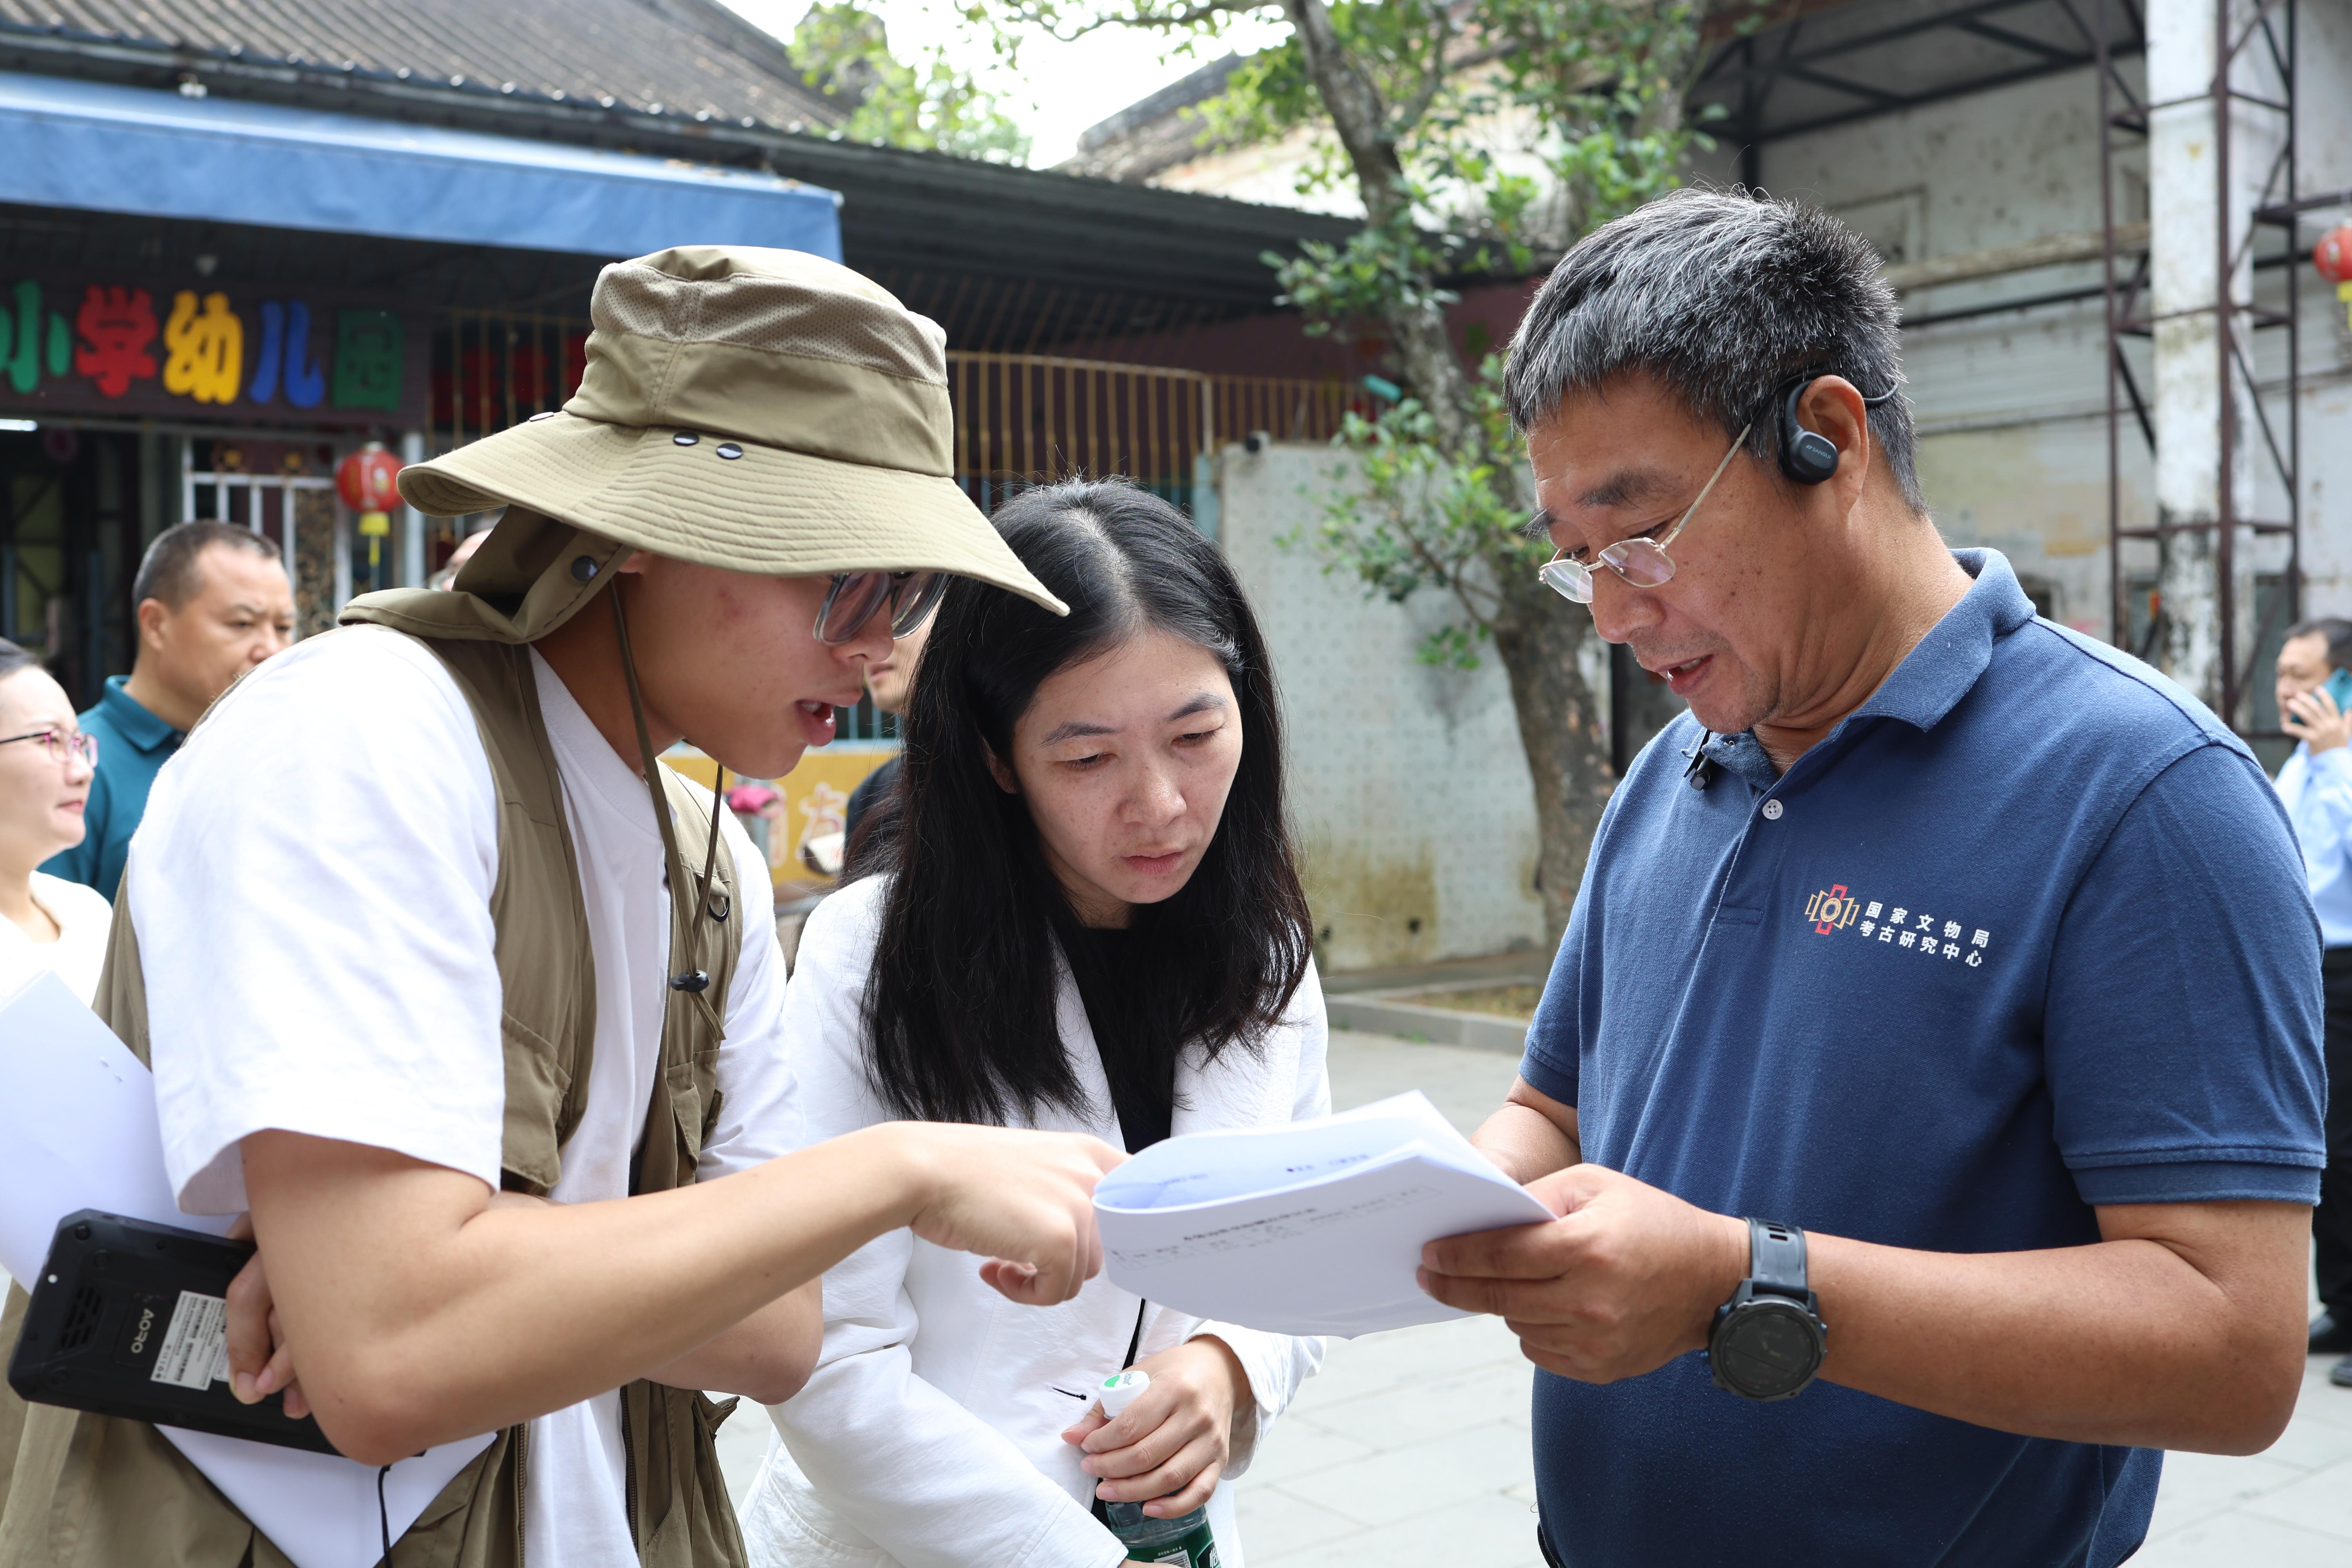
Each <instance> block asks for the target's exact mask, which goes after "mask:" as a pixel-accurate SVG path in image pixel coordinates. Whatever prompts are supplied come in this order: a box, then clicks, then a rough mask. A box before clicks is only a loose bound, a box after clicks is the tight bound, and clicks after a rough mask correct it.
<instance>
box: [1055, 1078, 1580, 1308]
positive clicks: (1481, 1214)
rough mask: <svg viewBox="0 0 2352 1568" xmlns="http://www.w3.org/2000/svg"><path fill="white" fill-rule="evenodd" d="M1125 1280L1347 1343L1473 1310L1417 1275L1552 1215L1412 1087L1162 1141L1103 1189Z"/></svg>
mask: <svg viewBox="0 0 2352 1568" xmlns="http://www.w3.org/2000/svg"><path fill="white" fill-rule="evenodd" d="M1095 1217H1096V1221H1097V1224H1098V1226H1100V1228H1101V1231H1102V1242H1103V1260H1104V1268H1105V1271H1106V1272H1107V1273H1108V1274H1109V1276H1110V1279H1111V1282H1112V1283H1113V1284H1115V1285H1117V1286H1118V1287H1119V1288H1120V1289H1125V1290H1132V1291H1134V1292H1135V1293H1136V1294H1137V1295H1139V1296H1141V1297H1143V1298H1144V1299H1145V1300H1150V1301H1157V1302H1159V1303H1160V1304H1161V1305H1162V1306H1167V1307H1173V1308H1174V1309H1176V1310H1178V1311H1180V1312H1189V1313H1192V1314H1194V1315H1195V1316H1199V1317H1203V1318H1214V1319H1217V1320H1219V1321H1223V1322H1229V1323H1238V1324H1240V1325H1241V1326H1242V1327H1244V1328H1249V1329H1261V1330H1264V1331H1267V1332H1269V1333H1278V1334H1336V1335H1338V1336H1339V1337H1340V1338H1342V1339H1350V1338H1353V1337H1354V1336H1356V1335H1358V1334H1369V1333H1376V1332H1378V1331H1381V1330H1382V1329H1402V1328H1406V1327H1409V1326H1411V1325H1412V1324H1414V1323H1434V1322H1438V1321H1443V1320H1444V1319H1447V1318H1462V1317H1467V1316H1469V1315H1470V1314H1468V1313H1466V1312H1461V1311H1457V1310H1454V1308H1451V1307H1446V1306H1442V1305H1440V1304H1439V1303H1438V1302H1436V1301H1434V1300H1431V1299H1430V1298H1429V1297H1428V1296H1427V1295H1425V1294H1423V1291H1422V1289H1421V1287H1420V1285H1419V1284H1417V1283H1416V1282H1415V1280H1414V1277H1413V1276H1414V1270H1415V1269H1417V1268H1419V1267H1420V1266H1421V1249H1422V1248H1423V1247H1424V1246H1426V1245H1427V1244H1428V1243H1430V1242H1433V1241H1435V1240H1438V1239H1439V1238H1441V1237H1448V1236H1461V1235H1464V1234H1465V1233H1467V1232H1471V1231H1480V1230H1500V1229H1503V1228H1504V1227H1506V1226H1519V1225H1536V1224H1541V1223H1542V1222H1544V1221H1546V1220H1549V1219H1550V1218H1552V1217H1553V1215H1552V1213H1551V1211H1550V1210H1549V1209H1548V1208H1546V1207H1545V1206H1544V1205H1542V1204H1541V1203H1540V1202H1538V1200H1537V1199H1536V1198H1535V1197H1533V1196H1532V1195H1530V1194H1528V1191H1527V1190H1526V1189H1525V1188H1523V1187H1521V1186H1520V1185H1519V1184H1517V1183H1516V1182H1514V1181H1512V1180H1511V1179H1510V1178H1509V1177H1508V1176H1507V1175H1505V1174H1503V1173H1502V1172H1501V1171H1500V1170H1498V1169H1496V1166H1495V1163H1494V1162H1493V1161H1491V1160H1489V1159H1487V1158H1486V1156H1485V1155H1484V1154H1481V1153H1480V1152H1478V1151H1477V1150H1475V1149H1474V1148H1472V1147H1471V1145H1470V1141H1469V1140H1468V1139H1467V1138H1465V1137H1464V1136H1462V1134H1461V1133H1460V1132H1458V1131H1454V1124H1453V1123H1452V1122H1449V1121H1446V1120H1445V1118H1444V1116H1442V1115H1440V1114H1439V1113H1438V1110H1437V1108H1436V1107H1435V1106H1433V1105H1432V1104H1430V1103H1429V1100H1428V1098H1427V1097H1426V1096H1424V1095H1422V1094H1420V1093H1418V1092H1415V1093H1412V1094H1402V1095H1398V1096H1397V1097H1396V1098H1394V1099H1392V1100H1381V1101H1379V1102H1378V1103H1377V1104H1373V1105H1367V1106H1362V1107H1360V1108H1359V1109H1357V1110H1347V1111H1342V1112H1340V1113H1339V1115H1336V1116H1325V1117H1318V1118H1317V1119H1316V1120H1314V1121H1294V1122H1291V1123H1289V1124H1288V1125H1286V1126H1283V1127H1262V1128H1247V1129H1242V1130H1237V1131H1214V1132H1193V1133H1187V1134H1186V1135H1185V1136H1183V1137H1181V1138H1171V1139H1169V1140H1167V1141H1166V1142H1160V1143H1155V1144H1153V1145H1152V1146H1151V1147H1150V1148H1149V1149H1146V1150H1145V1151H1144V1152H1142V1153H1140V1154H1138V1155H1137V1156H1135V1158H1133V1159H1132V1160H1129V1161H1128V1162H1127V1163H1125V1164H1123V1165H1121V1166H1119V1167H1118V1169H1117V1170H1115V1171H1113V1172H1112V1173H1110V1174H1108V1175H1107V1176H1105V1177H1104V1178H1103V1179H1102V1183H1101V1184H1100V1185H1099V1186H1097V1188H1096V1189H1095Z"/></svg>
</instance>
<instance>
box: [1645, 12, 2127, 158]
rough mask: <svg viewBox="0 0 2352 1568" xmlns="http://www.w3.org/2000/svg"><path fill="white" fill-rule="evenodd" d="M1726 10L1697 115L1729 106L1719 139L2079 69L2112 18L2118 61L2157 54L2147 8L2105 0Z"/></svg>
mask: <svg viewBox="0 0 2352 1568" xmlns="http://www.w3.org/2000/svg"><path fill="white" fill-rule="evenodd" d="M1753 16H1755V13H1753V12H1751V11H1749V10H1748V8H1746V7H1744V6H1732V7H1727V8H1725V9H1723V10H1721V11H1719V12H1718V13H1717V15H1716V16H1714V17H1713V18H1712V19H1711V20H1710V21H1709V22H1708V24H1707V29H1706V31H1707V37H1709V38H1710V39H1711V40H1715V41H1714V43H1713V47H1712V48H1711V51H1710V53H1709V55H1708V58H1707V61H1706V65H1705V66H1704V67H1702V68H1700V71H1699V74H1698V79H1697V80H1696V82H1695V83H1694V84H1693V86H1692V89H1691V94H1690V101H1691V103H1692V105H1693V107H1694V108H1707V107H1714V108H1719V109H1720V110H1722V119H1721V120H1720V121H1719V122H1718V123H1717V126H1716V127H1715V128H1714V132H1713V133H1714V134H1715V135H1716V136H1717V137H1718V138H1719V139H1720V140H1722V141H1724V142H1729V143H1731V144H1733V145H1739V144H1742V143H1745V144H1748V145H1751V146H1753V145H1759V144H1761V143H1764V142H1777V141H1780V140H1783V139H1785V138H1788V137H1790V136H1801V135H1804V134H1805V133H1807V132H1812V131H1822V130H1827V129H1828V128H1830V127H1832V126H1836V125H1847V124H1851V123H1853V122H1854V121H1861V120H1868V119H1871V118H1874V117H1875V116H1877V115H1882V114H1892V113H1896V112H1898V111H1900V110H1906V109H1916V108H1919V107H1921V106H1922V105H1925V104H1930V103H1941V102H1944V101H1946V100H1949V99H1955V98H1959V97H1963V96H1965V95H1967V94H1969V93H1976V92H1985V91H1989V90H1990V89H1994V88H1999V87H2005V86H2008V85H2010V84H2011V83H2012V82H2021V81H2031V80H2032V79H2035V78H2037V77H2044V76H2050V75H2053V74H2055V73H2058V72H2061V71H2072V70H2081V69H2083V68H2085V67H2087V66H2090V65H2092V64H2093V63H2094V62H2095V59H2096V53H2095V49H2096V33H2095V28H2097V27H2098V26H2100V24H2101V18H2102V17H2104V18H2105V26H2106V28H2107V47H2108V53H2109V56H2110V58H2111V59H2112V60H2117V61H2120V60H2123V59H2126V58H2133V57H2137V56H2138V55H2139V54H2141V53H2143V52H2144V51H2145V50H2146V47H2147V37H2146V30H2145V27H2144V26H2143V24H2142V22H2141V18H2140V14H2139V11H2138V9H2137V6H2135V5H2131V4H2129V3H2126V4H2124V5H2111V4H2106V3H2105V0H1798V3H1797V4H1795V5H1785V6H1781V7H1778V8H1776V9H1775V10H1773V11H1770V12H1766V13H1764V16H1765V17H1766V18H1767V20H1768V25H1767V26H1762V27H1759V28H1757V29H1756V30H1754V31H1752V32H1748V33H1745V34H1742V33H1740V32H1739V31H1738V27H1739V26H1742V25H1744V24H1745V23H1746V22H1747V21H1748V19H1750V18H1752V17H1753Z"/></svg>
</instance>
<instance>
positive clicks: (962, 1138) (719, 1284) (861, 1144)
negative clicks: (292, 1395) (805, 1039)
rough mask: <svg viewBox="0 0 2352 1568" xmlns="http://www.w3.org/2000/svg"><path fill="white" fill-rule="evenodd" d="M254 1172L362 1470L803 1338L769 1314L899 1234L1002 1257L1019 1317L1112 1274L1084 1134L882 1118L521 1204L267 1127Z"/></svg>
mask: <svg viewBox="0 0 2352 1568" xmlns="http://www.w3.org/2000/svg"><path fill="white" fill-rule="evenodd" d="M243 1155H244V1163H245V1178H246V1187H247V1194H248V1195H249V1198H250V1201H251V1203H252V1212H253V1224H254V1229H255V1234H256V1237H257V1240H258V1242H259V1244H260V1247H261V1254H262V1257H263V1258H265V1259H266V1260H267V1265H268V1291H269V1294H270V1295H271V1297H272V1298H274V1303H275V1310H276V1313H277V1316H278V1322H279V1324H280V1325H281V1326H282V1329H283V1332H284V1338H285V1342H286V1347H287V1349H288V1351H289V1352H290V1355H291V1360H292V1363H293V1364H294V1366H295V1367H296V1368H298V1369H299V1376H300V1380H301V1387H302V1392H303V1394H304V1395H305V1396H306V1398H307V1399H308V1401H309V1403H310V1407H311V1408H312V1410H313V1411H314V1412H315V1413H316V1414H317V1415H318V1418H319V1423H320V1426H321V1428H323V1429H324V1430H325V1432H326V1434H327V1436H328V1437H329V1438H330V1440H331V1441H332V1442H333V1443H334V1444H335V1446H336V1447H338V1448H340V1449H341V1450H342V1452H343V1453H345V1454H347V1455H349V1456H350V1457H351V1458H354V1459H358V1460H361V1461H362V1462H363V1463H368V1464H383V1463H389V1462H391V1461H392V1460H394V1459H397V1458H404V1457H406V1456H408V1455H410V1454H414V1453H416V1452H418V1451H420V1450H421V1449H424V1448H426V1447H431V1446H433V1445H434V1444H436V1443H445V1442H449V1441H452V1440H454V1439H456V1438H459V1437H464V1436H471V1435H473V1434H475V1433H479V1432H488V1431H492V1430H495V1429H497V1428H499V1427H501V1426H511V1425H513V1424H514V1423H516V1422H519V1421H522V1420H527V1419H529V1418H530V1417H532V1416H535V1415H544V1414H545V1413H547V1412H548V1411H551V1410H556V1409H560V1408H562V1406H564V1405H571V1404H574V1403H577V1402H578V1401H580V1400H582V1399H585V1398H589V1397H591V1396H592V1395H594V1394H601V1393H604V1392H605V1391H606V1390H609V1389H613V1388H616V1387H618V1386H620V1385H621V1384H625V1383H628V1382H630V1381H632V1380H633V1379H635V1378H638V1377H644V1376H648V1375H655V1374H656V1373H669V1374H670V1375H671V1376H672V1377H673V1378H675V1377H677V1376H680V1375H681V1374H690V1375H692V1376H695V1377H699V1376H702V1375H704V1374H706V1373H709V1371H711V1370H712V1369H711V1368H710V1367H709V1366H706V1365H703V1364H701V1363H702V1362H704V1361H705V1360H706V1359H709V1358H710V1357H711V1356H713V1355H718V1356H719V1357H720V1358H721V1359H724V1357H725V1355H726V1352H728V1351H729V1349H730V1342H732V1341H733V1340H734V1339H735V1337H736V1335H737V1334H740V1333H742V1332H744V1331H745V1330H744V1329H743V1327H742V1326H743V1325H744V1323H745V1320H747V1319H754V1318H755V1315H759V1319H761V1320H765V1319H766V1313H765V1312H763V1309H766V1310H769V1311H779V1310H780V1311H781V1313H782V1315H783V1317H784V1319H785V1322H786V1326H785V1328H784V1333H785V1335H786V1337H787V1338H789V1337H790V1333H791V1330H790V1327H789V1322H790V1319H791V1318H792V1316H793V1314H797V1313H804V1312H805V1311H806V1310H807V1308H806V1306H805V1305H786V1304H784V1303H781V1302H779V1298H782V1297H784V1296H786V1295H787V1293H789V1292H793V1291H796V1290H799V1289H801V1288H803V1287H804V1286H810V1285H812V1284H813V1282H814V1281H815V1280H816V1279H817V1278H818V1276H820V1275H821V1274H823V1273H824V1270H825V1269H827V1268H830V1267H832V1266H833V1265H834V1264H835V1263H837V1262H839V1261H840V1260H841V1259H842V1258H845V1257H847V1256H848V1255H849V1254H850V1253H851V1252H854V1251H855V1250H856V1249H857V1248H858V1247H861V1246H863V1245H864V1244H865V1243H866V1242H867V1241H868V1240H871V1239H872V1238H873V1237H876V1236H878V1235H881V1234H882V1233H884V1232H886V1231H888V1230H894V1229H897V1228H898V1227H900V1226H912V1227H913V1228H914V1229H915V1231H916V1233H917V1234H918V1235H919V1236H921V1237H924V1238H925V1239H926V1240H929V1241H932V1242H935V1243H937V1244H939V1245H940V1246H943V1247H952V1248H956V1249H958V1250H962V1251H967V1252H973V1253H977V1254H979V1255H981V1256H982V1257H983V1258H994V1259H998V1260H999V1261H996V1262H992V1263H989V1264H984V1265H982V1275H983V1277H984V1278H986V1279H989V1281H990V1283H991V1284H992V1285H994V1286H995V1287H996V1288H997V1289H1000V1290H1003V1292H1004V1293H1005V1294H1006V1295H1007V1296H1009V1297H1011V1298H1013V1300H1022V1301H1028V1302H1034V1303H1041V1304H1042V1303H1052V1302H1057V1301H1062V1300H1068V1299H1069V1298H1070V1297H1071V1296H1074V1295H1076V1293H1077V1290H1078V1288H1079V1287H1080V1286H1081V1285H1083V1284H1084V1283H1085V1282H1086V1280H1087V1279H1088V1278H1090V1277H1091V1276H1092V1275H1093V1274H1094V1273H1096V1272H1097V1270H1098V1269H1099V1268H1100V1267H1101V1250H1100V1244H1099V1242H1098V1240H1097V1237H1096V1235H1095V1231H1094V1222H1093V1214H1092V1210H1091V1207H1090V1200H1091V1195H1092V1193H1093V1190H1094V1184H1095V1182H1096V1180H1097V1177H1099V1176H1100V1175H1101V1173H1103V1172H1105V1171H1107V1170H1108V1169H1110V1168H1111V1166H1113V1165H1114V1164H1116V1163H1118V1160H1119V1159H1120V1158H1121V1156H1120V1155H1119V1154H1118V1152H1116V1151H1114V1150H1112V1149H1111V1148H1110V1147H1109V1146H1108V1144H1105V1143H1102V1142H1099V1141H1097V1140H1096V1139H1092V1138H1087V1137H1084V1136H1081V1135H1077V1134H1071V1133H1040V1132H1018V1131H1003V1130H1002V1129H996V1128H977V1127H950V1126H943V1125H934V1124H911V1123H889V1124H886V1125H883V1126H879V1127H873V1128H868V1129H866V1130H865V1131H861V1132H857V1133H854V1134H852V1135H850V1136H848V1137H845V1138H839V1139H835V1140H834V1141H832V1142H827V1143H822V1144H818V1145H816V1146H814V1147H813V1148H809V1149H804V1150H802V1151H800V1152H796V1153H793V1154H788V1155H785V1156H783V1157H782V1158H781V1159H776V1160H772V1161H770V1162H768V1163H766V1164H763V1165H760V1166H757V1167H755V1168H753V1169H751V1170H749V1171H745V1172H742V1173H738V1174H735V1175H731V1176H727V1177H722V1178H720V1179H719V1180H717V1181H712V1182H707V1183H698V1184H695V1185H693V1186H690V1187H685V1188H681V1189H679V1190H677V1191H675V1192H667V1193H654V1194H646V1195H643V1196H640V1197H633V1198H626V1199H621V1200H617V1201H614V1202H608V1203H593V1204H577V1205H516V1204H511V1203H493V1201H492V1198H493V1194H491V1193H490V1191H489V1190H488V1188H487V1187H486V1186H485V1185H484V1184H483V1183H482V1182H481V1181H479V1180H478V1179H477V1178H475V1177H472V1176H468V1175H466V1174H464V1173H459V1172H456V1171H452V1170H449V1169H447V1168H446V1167H444V1166H439V1165H433V1164H427V1163H424V1162H421V1161H417V1160H413V1159H410V1158H408V1157H406V1156H404V1155H400V1154H395V1153H392V1152H387V1151H384V1150H381V1149H373V1148H370V1147H367V1146H365V1145H362V1144H356V1143H346V1142H337V1141H334V1140H331V1139H322V1138H312V1137H308V1136H305V1135H302V1134H299V1133H293V1132H275V1131H273V1132H259V1133H255V1134H253V1135H252V1136H250V1137H248V1138H247V1139H246V1140H245V1142H244V1144H243ZM812 1294H813V1292H812ZM772 1304H774V1306H772ZM755 1321H756V1320H755ZM766 1326H767V1327H768V1328H770V1329H773V1328H774V1327H775V1326H776V1325H775V1323H774V1322H773V1321H767V1324H766ZM722 1335H724V1336H726V1338H725V1340H721V1336H722ZM714 1342H719V1343H718V1344H717V1345H716V1346H715V1347H714ZM732 1348H733V1349H734V1350H736V1351H740V1350H741V1349H742V1348H743V1347H742V1346H740V1345H735V1346H733V1347H732ZM775 1348H776V1347H775V1345H774V1343H773V1341H772V1340H771V1341H769V1342H767V1346H766V1349H767V1350H768V1351H772V1350H774V1349H775ZM762 1353H764V1352H762ZM738 1364H739V1365H740V1363H738ZM771 1370H772V1371H774V1372H776V1373H789V1372H790V1370H791V1369H790V1367H789V1366H779V1367H774V1368H772V1369H771ZM793 1381H797V1380H796V1379H795V1380H793Z"/></svg>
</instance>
